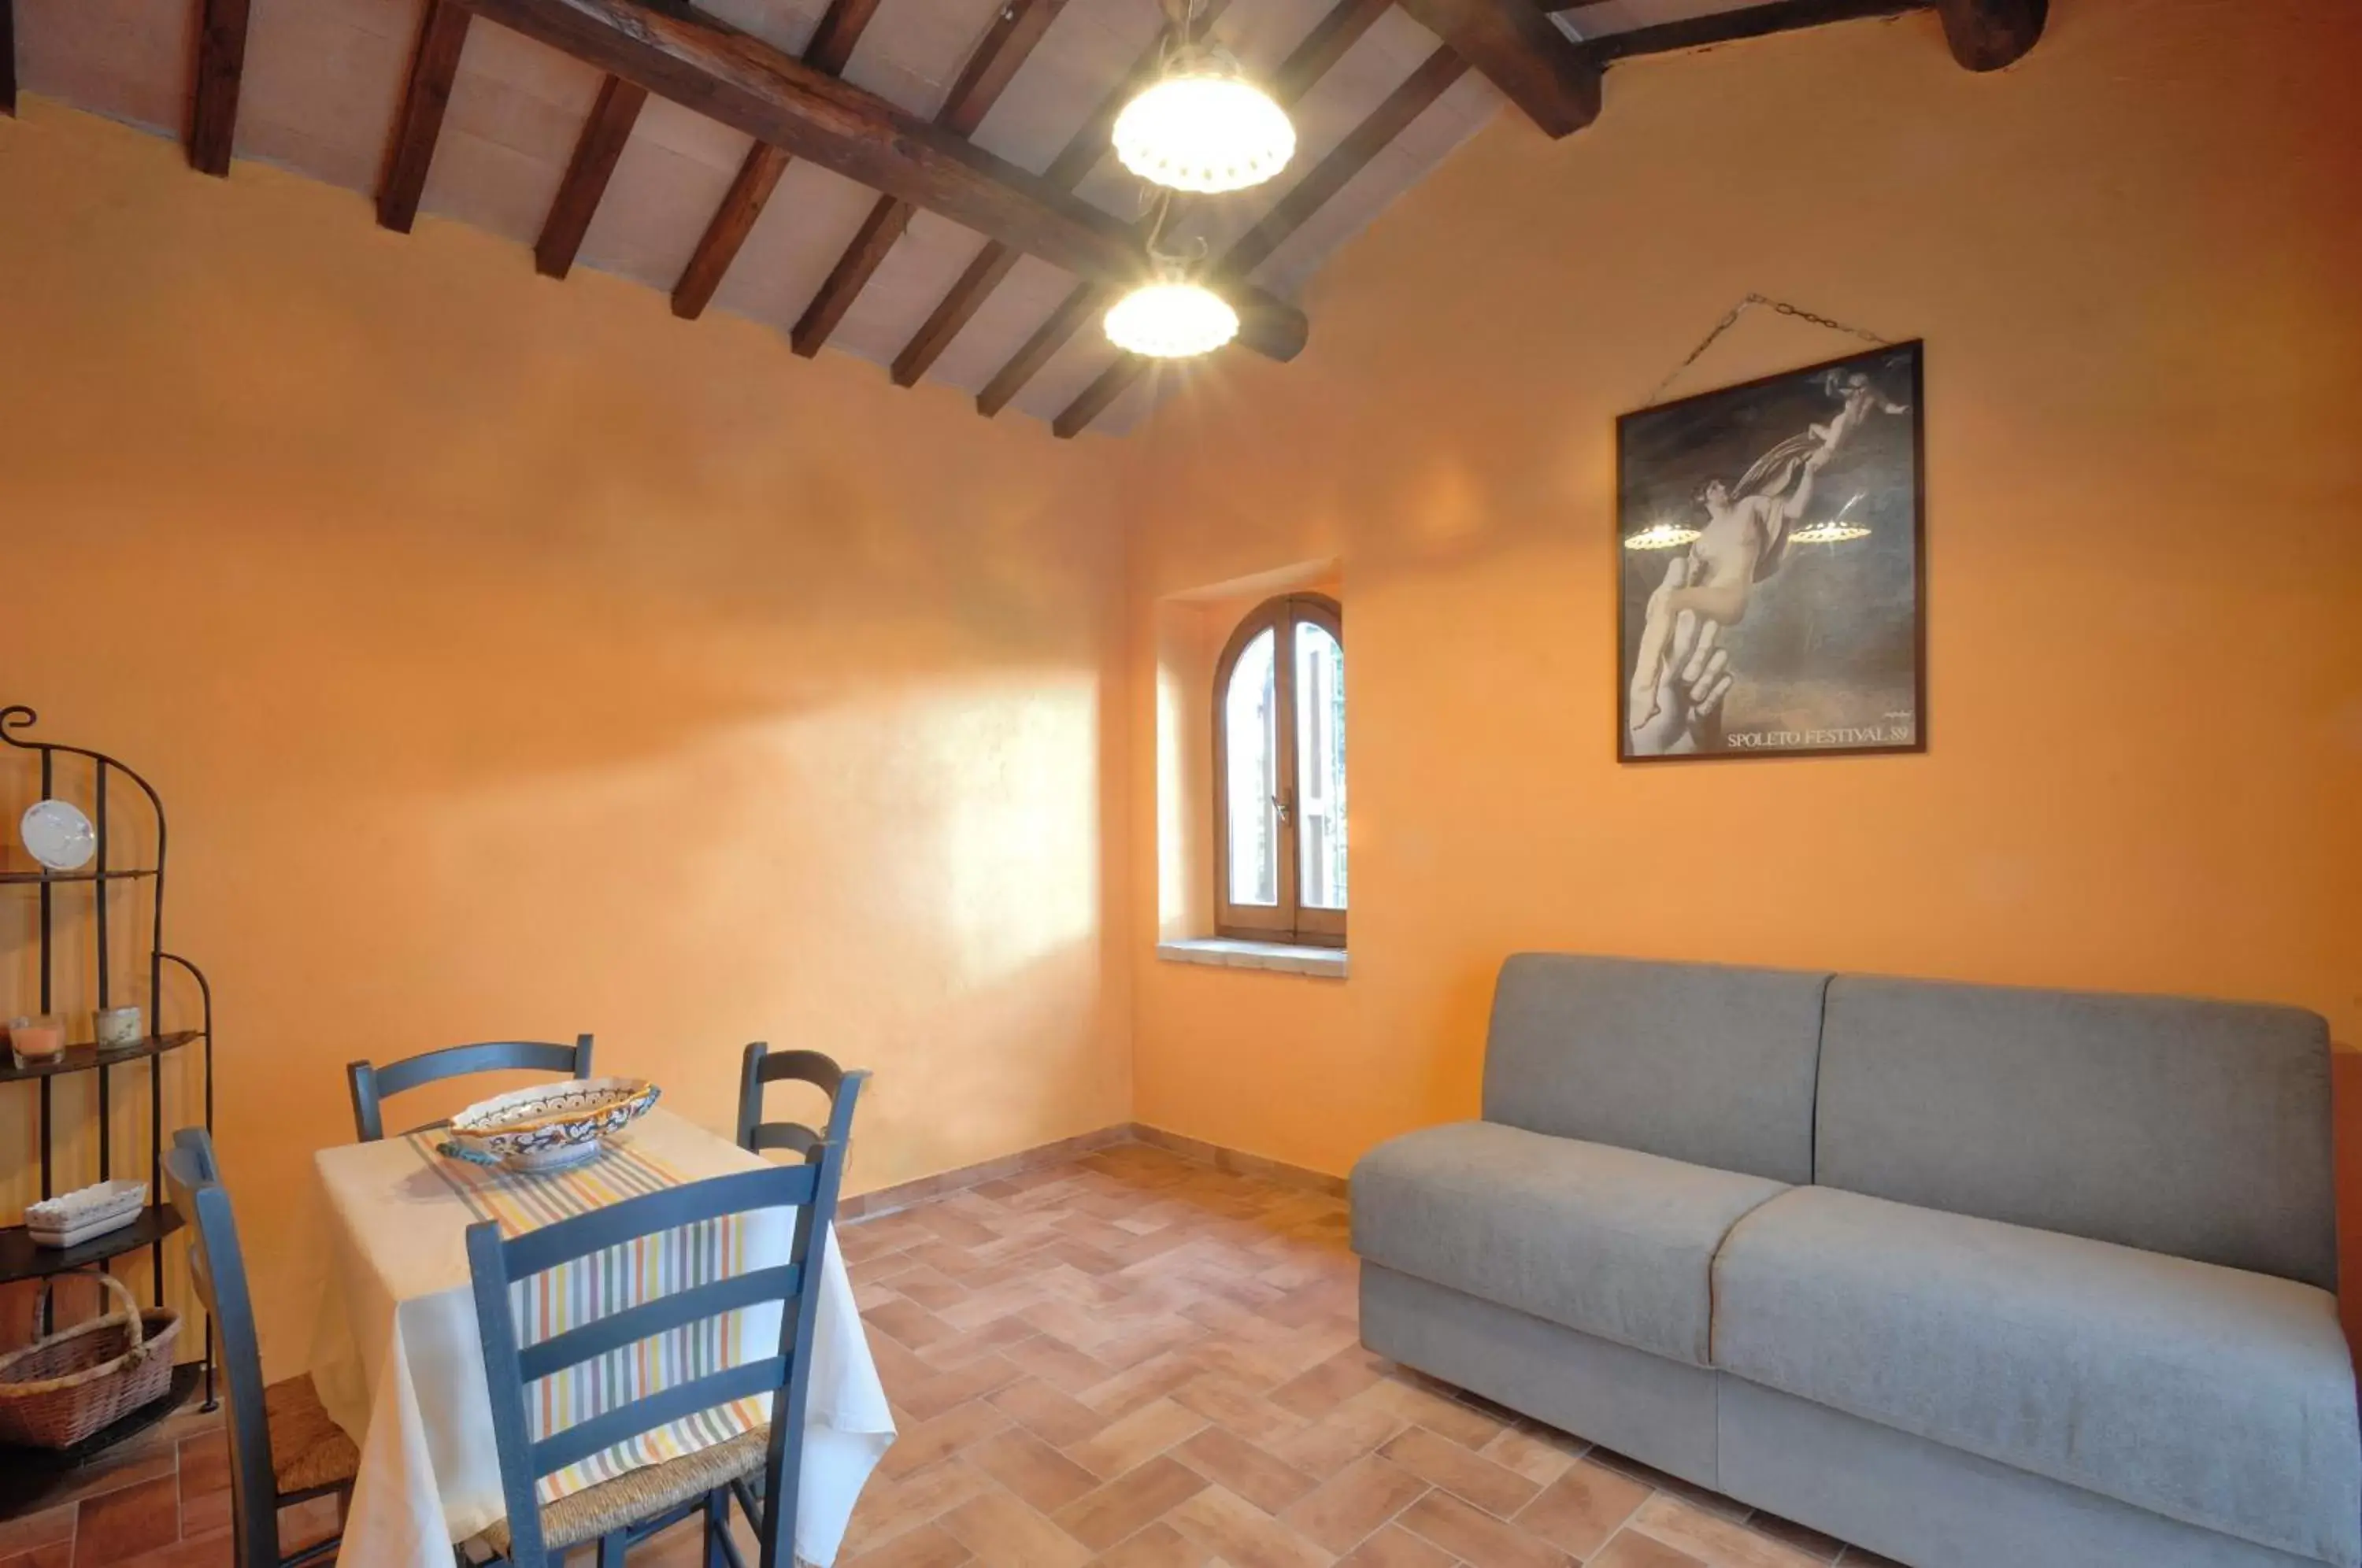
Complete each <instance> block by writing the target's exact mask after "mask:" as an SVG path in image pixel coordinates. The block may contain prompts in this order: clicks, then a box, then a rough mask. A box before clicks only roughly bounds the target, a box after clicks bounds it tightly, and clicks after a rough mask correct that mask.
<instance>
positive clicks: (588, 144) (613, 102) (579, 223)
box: [533, 76, 648, 278]
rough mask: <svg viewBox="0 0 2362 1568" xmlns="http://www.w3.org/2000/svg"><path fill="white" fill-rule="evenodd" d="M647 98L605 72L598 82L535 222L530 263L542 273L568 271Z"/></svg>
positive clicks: (550, 275) (640, 89)
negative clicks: (544, 214)
mask: <svg viewBox="0 0 2362 1568" xmlns="http://www.w3.org/2000/svg"><path fill="white" fill-rule="evenodd" d="M647 101H648V94H647V90H646V88H644V87H641V86H639V85H637V84H635V83H630V82H626V81H624V80H623V79H622V78H621V77H617V76H610V77H609V78H607V80H606V81H604V82H602V83H600V84H599V100H598V102H597V103H595V104H593V105H590V118H589V119H587V120H585V121H583V122H582V135H581V138H580V139H579V140H578V141H576V142H575V144H574V160H573V161H572V162H570V163H568V165H567V166H566V178H565V179H564V180H563V181H561V182H559V183H558V187H557V199H556V200H555V201H553V202H551V203H550V204H549V216H548V218H547V219H546V220H545V221H544V222H543V224H542V226H541V239H540V241H539V242H538V243H537V244H535V246H534V248H533V263H534V266H535V269H537V270H538V271H540V272H541V274H542V275H543V276H544V277H547V278H563V277H564V276H566V274H567V273H568V272H569V271H572V270H573V268H574V258H575V256H576V255H577V254H578V253H579V251H580V250H581V248H582V237H583V236H584V235H586V234H588V233H590V220H591V219H592V218H593V217H595V216H597V215H598V212H599V198H600V197H602V196H604V195H605V194H606V193H607V182H608V181H610V180H612V179H613V178H614V177H615V165H616V164H617V163H619V162H621V161H622V160H623V157H624V143H625V142H627V141H629V140H631V139H632V127H633V126H634V125H635V124H637V123H638V121H639V117H640V109H641V106H642V105H645V104H646V103H647Z"/></svg>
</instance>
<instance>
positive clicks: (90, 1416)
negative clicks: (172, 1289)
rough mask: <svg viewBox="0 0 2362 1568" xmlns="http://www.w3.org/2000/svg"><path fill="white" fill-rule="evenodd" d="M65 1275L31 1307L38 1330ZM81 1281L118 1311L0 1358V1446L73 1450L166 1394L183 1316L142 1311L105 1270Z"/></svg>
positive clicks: (44, 1289)
mask: <svg viewBox="0 0 2362 1568" xmlns="http://www.w3.org/2000/svg"><path fill="white" fill-rule="evenodd" d="M66 1277H71V1276H70V1275H58V1276H55V1277H53V1278H51V1279H50V1281H49V1283H48V1284H46V1285H44V1286H42V1287H41V1292H40V1296H39V1301H38V1302H37V1304H36V1305H35V1307H34V1309H33V1310H34V1319H33V1321H34V1324H35V1326H36V1328H37V1329H38V1327H39V1323H40V1321H41V1317H42V1315H43V1314H44V1311H45V1309H46V1306H47V1303H48V1301H49V1298H50V1291H51V1290H52V1289H53V1288H55V1286H56V1284H57V1280H58V1279H59V1278H66ZM85 1277H88V1278H92V1279H95V1280H97V1281H98V1282H99V1284H100V1285H101V1286H104V1287H105V1290H106V1292H107V1294H109V1295H110V1296H112V1297H115V1304H116V1308H117V1310H116V1311H113V1312H109V1313H107V1314H106V1315H105V1317H101V1318H94V1319H92V1320H90V1321H89V1322H87V1323H77V1324H76V1325H74V1326H73V1327H72V1328H71V1329H68V1330H66V1331H64V1332H62V1333H57V1334H51V1335H50V1337H49V1338H47V1339H45V1340H40V1341H38V1342H35V1343H33V1344H30V1345H28V1346H26V1347H25V1348H24V1349H23V1350H20V1351H12V1352H10V1353H8V1354H6V1355H5V1356H0V1442H6V1443H17V1444H20V1445H22V1446H24V1447H27V1448H72V1446H73V1445H74V1444H76V1443H78V1442H80V1441H82V1440H83V1439H84V1438H86V1437H88V1436H90V1434H91V1433H93V1432H94V1431H96V1430H99V1429H100V1428H101V1427H105V1426H111V1425H113V1424H114V1423H115V1422H116V1421H119V1420H121V1419H123V1418H124V1417H126V1416H127V1415H129V1414H131V1413H132V1412H133V1411H134V1410H137V1409H139V1408H142V1407H144V1406H147V1405H151V1404H153V1403H155V1402H156V1401H157V1400H159V1399H161V1398H162V1397H164V1396H165V1395H166V1394H167V1393H169V1392H170V1391H171V1386H172V1347H173V1344H174V1342H176V1341H177V1340H178V1339H179V1338H180V1335H181V1315H180V1314H179V1313H178V1312H174V1311H171V1310H169V1309H163V1308H151V1309H149V1310H148V1311H145V1312H142V1311H141V1310H140V1309H139V1303H138V1301H137V1300H136V1299H134V1298H133V1297H132V1294H131V1292H130V1290H129V1288H128V1287H127V1286H125V1285H124V1283H123V1282H122V1281H121V1280H119V1279H117V1278H116V1277H115V1276H114V1275H111V1274H108V1273H107V1272H106V1271H105V1270H104V1269H94V1270H90V1271H87V1273H86V1275H85Z"/></svg>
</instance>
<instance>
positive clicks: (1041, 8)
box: [788, 0, 1066, 359]
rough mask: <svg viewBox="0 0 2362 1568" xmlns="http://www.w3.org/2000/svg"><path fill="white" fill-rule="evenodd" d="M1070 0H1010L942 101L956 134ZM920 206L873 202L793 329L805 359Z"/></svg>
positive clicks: (966, 130) (968, 126)
mask: <svg viewBox="0 0 2362 1568" xmlns="http://www.w3.org/2000/svg"><path fill="white" fill-rule="evenodd" d="M1065 4H1066V0H1004V4H1003V5H1002V6H1001V8H1000V9H999V11H998V12H997V13H995V14H994V16H993V19H992V26H991V27H990V28H988V29H987V30H986V32H985V35H984V40H983V41H982V42H981V43H979V44H977V47H976V49H975V50H974V51H973V52H972V53H970V54H969V56H968V58H967V63H966V65H965V66H963V67H962V68H961V69H960V74H959V80H958V81H956V82H955V83H952V90H951V93H950V94H949V95H947V96H946V97H945V98H944V106H943V108H942V109H941V110H940V111H938V112H937V114H936V116H935V124H936V125H938V126H940V127H943V128H944V130H947V131H949V132H951V133H952V134H953V135H955V136H959V137H972V136H974V135H975V134H976V127H977V126H979V125H981V124H983V123H984V116H986V115H988V114H989V113H990V112H991V110H992V105H994V104H995V103H996V102H998V101H999V97H1000V94H1002V93H1003V92H1005V91H1007V89H1008V87H1009V83H1010V78H1011V77H1013V76H1015V75H1016V74H1017V68H1018V67H1019V66H1021V65H1022V64H1024V63H1025V57H1026V56H1027V55H1029V54H1032V52H1033V46H1034V45H1036V44H1038V43H1040V42H1041V41H1042V37H1043V34H1044V33H1046V32H1048V31H1049V30H1050V24H1051V22H1052V21H1054V20H1055V19H1056V17H1057V15H1058V13H1059V12H1060V11H1061V10H1064V9H1065ZM916 211H917V209H916V208H914V207H912V206H911V204H909V203H908V202H904V201H900V200H897V199H896V198H894V197H892V196H880V197H879V198H878V199H877V205H875V206H873V207H872V208H870V209H869V215H868V216H867V217H866V218H865V219H863V220H862V224H861V227H860V229H859V231H858V232H856V233H855V235H854V237H853V243H852V244H850V245H848V246H846V247H845V248H844V255H843V256H840V257H839V258H837V262H836V265H835V266H834V267H833V268H831V269H830V270H829V274H828V277H827V279H826V280H825V281H824V282H822V284H821V286H820V291H819V293H815V294H814V295H812V298H811V304H808V305H806V306H805V307H804V313H803V315H802V316H801V317H800V318H799V319H798V320H797V322H796V325H795V330H794V331H793V332H792V333H790V334H789V339H788V340H789V343H791V344H792V345H793V346H794V348H795V351H796V352H797V353H799V354H801V355H802V356H804V358H806V359H810V358H811V357H812V356H813V355H815V354H817V353H819V352H820V351H821V347H822V345H823V344H825V343H826V342H827V341H828V338H829V335H830V334H831V333H833V332H834V331H835V330H836V328H837V324H838V323H839V322H842V321H843V320H844V314H845V312H847V311H849V310H851V309H852V308H853V302H854V301H855V300H856V299H859V298H860V297H861V291H862V290H863V289H864V288H866V287H867V286H868V283H869V280H870V279H871V278H873V277H875V276H877V269H878V268H879V267H880V266H882V265H883V264H884V263H885V260H886V255H887V252H889V251H890V250H891V249H893V248H894V242H895V241H896V240H898V239H900V237H902V232H903V230H905V229H907V228H909V227H910V226H911V217H912V216H913V215H914V214H915V213H916Z"/></svg>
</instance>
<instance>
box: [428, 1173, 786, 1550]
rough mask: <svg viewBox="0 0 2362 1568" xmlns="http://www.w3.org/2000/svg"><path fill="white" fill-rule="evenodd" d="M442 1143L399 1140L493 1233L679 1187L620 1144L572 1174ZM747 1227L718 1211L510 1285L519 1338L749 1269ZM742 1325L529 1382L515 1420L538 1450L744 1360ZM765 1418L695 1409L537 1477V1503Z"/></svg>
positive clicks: (654, 1344) (639, 1348) (713, 1328)
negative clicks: (556, 1436)
mask: <svg viewBox="0 0 2362 1568" xmlns="http://www.w3.org/2000/svg"><path fill="white" fill-rule="evenodd" d="M445 1136H447V1134H445V1133H444V1132H441V1131H440V1130H439V1129H438V1130H436V1131H435V1132H414V1133H412V1134H410V1138H409V1141H410V1144H411V1146H412V1147H413V1148H414V1149H415V1150H416V1151H417V1152H418V1157H419V1158H420V1159H421V1160H423V1161H424V1162H425V1165H426V1166H427V1168H428V1169H429V1170H432V1171H433V1172H435V1174H436V1176H440V1177H442V1178H443V1180H444V1181H445V1182H446V1183H447V1184H448V1186H449V1187H450V1188H451V1190H452V1191H453V1192H454V1193H456V1194H458V1198H459V1200H460V1201H461V1202H462V1203H464V1204H466V1205H467V1207H468V1212H469V1214H470V1215H471V1216H473V1217H474V1218H475V1219H477V1220H498V1221H499V1222H500V1227H501V1234H502V1235H503V1236H518V1235H522V1234H524V1232H525V1231H531V1230H535V1229H537V1228H538V1227H540V1226H543V1225H548V1224H553V1223H555V1222H556V1221H557V1220H564V1219H566V1218H568V1216H570V1215H576V1214H588V1213H590V1211H591V1210H593V1209H604V1208H606V1207H607V1206H608V1205H610V1204H613V1203H621V1202H623V1201H624V1199H626V1198H637V1197H639V1196H640V1195H641V1194H643V1193H648V1192H657V1191H660V1190H661V1189H663V1188H665V1187H679V1186H681V1185H682V1184H683V1183H684V1182H686V1181H687V1180H688V1179H689V1178H688V1177H686V1176H683V1175H682V1174H681V1173H680V1172H679V1171H677V1170H674V1169H673V1168H671V1167H670V1166H669V1165H665V1164H663V1163H661V1162H660V1161H657V1160H653V1159H649V1158H647V1157H646V1156H645V1155H642V1154H635V1153H634V1152H633V1151H632V1150H631V1149H629V1148H616V1149H613V1150H612V1151H611V1152H610V1153H608V1154H604V1155H602V1156H601V1157H600V1158H598V1159H595V1160H592V1161H590V1163H589V1164H588V1165H577V1166H575V1167H574V1168H573V1169H571V1170H561V1171H539V1172H535V1171H508V1170H499V1169H494V1168H491V1167H489V1166H484V1165H471V1164H469V1163H468V1162H467V1161H464V1160H454V1159H450V1158H447V1157H446V1156H444V1155H442V1154H436V1152H435V1146H436V1143H440V1142H441V1141H442V1140H443V1138H444V1137H445ZM745 1252H746V1238H745V1226H743V1225H742V1224H740V1223H739V1221H738V1220H737V1218H736V1217H734V1216H731V1215H724V1216H723V1217H722V1218H720V1219H718V1220H700V1221H699V1222H698V1223H696V1224H693V1225H684V1226H682V1227H680V1228H679V1229H678V1230H672V1231H659V1232H657V1233H656V1234H655V1235H651V1236H644V1237H642V1238H640V1239H639V1240H637V1241H633V1242H624V1243H623V1244H622V1245H620V1246H614V1247H609V1248H607V1249H606V1250H605V1251H603V1252H600V1253H593V1254H591V1255H590V1256H589V1257H585V1258H581V1259H579V1260H577V1261H576V1262H574V1263H570V1264H560V1265H559V1266H558V1267H557V1268H553V1269H550V1270H547V1271H546V1272H545V1273H542V1274H537V1275H533V1276H532V1277H531V1278H529V1279H523V1280H519V1281H518V1282H516V1284H515V1285H513V1286H511V1288H510V1303H511V1306H512V1308H513V1310H514V1311H515V1313H516V1325H517V1340H518V1342H519V1344H520V1345H521V1346H522V1345H531V1344H538V1343H540V1342H542V1341H543V1340H546V1339H548V1338H550V1337H551V1336H553V1335H556V1334H559V1333H563V1332H564V1331H567V1330H568V1329H572V1328H577V1327H579V1326H580V1325H582V1324H584V1323H587V1322H591V1321H594V1320H597V1319H600V1318H604V1317H607V1316H609V1315H611V1314H613V1313H615V1312H620V1311H623V1310H624V1309H626V1308H629V1307H635V1306H638V1305H639V1304H640V1303H641V1302H644V1301H648V1300H652V1299H654V1298H655V1297H659V1296H668V1295H671V1294H672V1293H673V1292H675V1291H678V1290H686V1289H688V1288H690V1286H698V1285H703V1284H705V1283H707V1282H709V1281H712V1280H716V1279H723V1278H727V1277H729V1276H730V1275H735V1274H741V1273H744V1272H745V1270H746V1268H747V1267H748V1263H747V1259H746V1257H745ZM744 1318H745V1313H744V1312H732V1313H728V1314H726V1315H724V1316H723V1317H720V1318H708V1319H704V1320H701V1321H700V1322H697V1323H693V1324H691V1325H690V1326H689V1327H687V1328H683V1329H676V1330H673V1331H671V1332H669V1333H666V1334H660V1335H658V1336H657V1337H656V1338H654V1339H646V1340H641V1341H639V1342H636V1343H634V1344H630V1345H626V1346H624V1348H622V1349H621V1350H617V1351H613V1352H610V1353H608V1354H606V1355H603V1356H601V1357H599V1358H598V1359H596V1360H594V1361H589V1362H585V1363H583V1364H581V1365H579V1366H575V1367H569V1368H568V1369H567V1370H566V1371H564V1372H560V1373H557V1374H554V1375H550V1376H548V1377H545V1378H542V1379H541V1380H540V1381H539V1382H537V1383H533V1384H528V1385H527V1386H526V1387H525V1419H526V1425H527V1428H528V1430H529V1432H530V1434H531V1436H532V1437H533V1440H534V1441H536V1442H538V1441H541V1440H542V1439H544V1438H546V1437H548V1436H550V1435H551V1434H553V1433H556V1432H561V1431H564V1430H566V1429H567V1428H568V1427H570V1426H574V1425H576V1424H577V1423H578V1422H581V1421H586V1420H589V1419H590V1418H592V1417H593V1416H597V1415H601V1414H602V1413H604V1412H605V1411H607V1410H610V1409H612V1408H614V1407H616V1406H618V1405H623V1404H628V1403H629V1402H630V1401H632V1400H634V1399H637V1398H640V1397H643V1396H645V1395H648V1394H653V1393H656V1392H657V1391H658V1390H661V1389H665V1388H669V1387H671V1386H673V1385H674V1384H677V1383H686V1382H688V1381H690V1379H692V1378H697V1377H702V1376H705V1375H708V1374H709V1373H715V1372H720V1371H722V1370H723V1368H724V1367H727V1366H730V1365H732V1364H734V1363H737V1362H740V1361H743V1360H745V1359H748V1358H747V1357H746V1356H745V1355H744V1354H743V1353H740V1349H739V1335H740V1330H741V1328H742V1326H743V1325H742V1321H741V1320H743V1319H744ZM767 1419H769V1411H768V1401H767V1399H765V1398H760V1397H757V1398H751V1399H741V1400H738V1401H737V1402H735V1403H734V1404H730V1405H724V1406H721V1407H719V1408H715V1409H711V1410H705V1411H701V1412H700V1413H699V1414H697V1415H694V1416H690V1417H688V1418H686V1419H682V1420H679V1421H675V1422H673V1423H672V1424H671V1425H669V1426H665V1427H659V1428H657V1429H656V1430H653V1431H648V1432H644V1433H642V1434H641V1435H640V1436H638V1437H636V1438H633V1439H631V1440H630V1441H625V1442H620V1443H617V1444H616V1445H615V1446H614V1447H613V1448H610V1449H605V1450H602V1451H601V1452H598V1453H594V1454H592V1455H591V1456H590V1458H588V1459H586V1460H583V1461H582V1462H581V1463H578V1464H572V1465H568V1467H567V1468H565V1469H563V1470H559V1471H554V1472H552V1473H551V1474H548V1475H546V1476H544V1477H542V1480H541V1489H540V1496H541V1500H542V1502H543V1503H544V1504H548V1503H553V1502H555V1501H557V1499H558V1498H560V1497H563V1496H568V1494H570V1493H574V1492H579V1491H580V1490H582V1489H583V1488H584V1487H585V1486H591V1485H597V1484H598V1483H600V1482H602V1481H612V1480H613V1479H614V1478H615V1477H616V1476H618V1475H621V1474H624V1473H625V1472H626V1471H631V1470H636V1469H639V1468H640V1467H642V1466H643V1465H649V1464H660V1463H664V1462H665V1461H666V1460H668V1459H679V1458H680V1457H681V1456H682V1455H684V1454H689V1453H694V1452H697V1451H698V1450H700V1449H701V1448H709V1447H711V1446H712V1445H713V1444H715V1443H717V1442H723V1441H728V1440H729V1439H731V1438H734V1437H736V1436H737V1435H738V1434H739V1433H741V1432H745V1431H751V1430H755V1429H756V1428H757V1427H760V1426H762V1425H763V1424H764V1422H765V1421H767Z"/></svg>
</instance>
